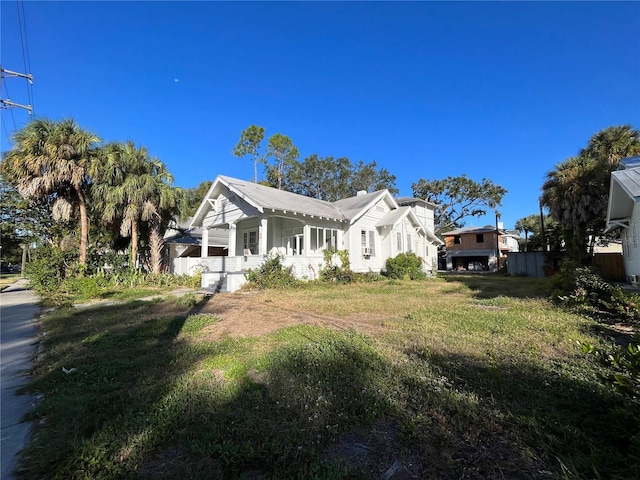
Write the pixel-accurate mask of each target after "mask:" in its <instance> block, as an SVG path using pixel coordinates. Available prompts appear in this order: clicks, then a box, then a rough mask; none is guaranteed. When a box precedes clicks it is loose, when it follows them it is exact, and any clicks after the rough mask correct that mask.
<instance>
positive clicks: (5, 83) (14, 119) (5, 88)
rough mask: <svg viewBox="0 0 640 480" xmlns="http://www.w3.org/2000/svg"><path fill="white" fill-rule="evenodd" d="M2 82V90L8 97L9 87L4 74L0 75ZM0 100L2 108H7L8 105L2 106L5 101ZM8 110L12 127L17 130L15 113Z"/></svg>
mask: <svg viewBox="0 0 640 480" xmlns="http://www.w3.org/2000/svg"><path fill="white" fill-rule="evenodd" d="M1 68H2V67H0V70H1ZM2 83H3V84H4V90H5V91H6V92H7V99H9V97H10V96H11V95H9V87H7V82H6V80H5V79H4V76H3V77H2ZM0 101H1V102H2V106H3V108H8V107H4V102H5V101H4V100H0ZM9 101H11V100H9ZM9 111H10V112H11V119H12V120H13V129H14V130H17V129H18V127H17V126H16V117H15V115H14V114H13V110H9ZM3 125H4V123H3ZM5 128H6V127H5Z"/></svg>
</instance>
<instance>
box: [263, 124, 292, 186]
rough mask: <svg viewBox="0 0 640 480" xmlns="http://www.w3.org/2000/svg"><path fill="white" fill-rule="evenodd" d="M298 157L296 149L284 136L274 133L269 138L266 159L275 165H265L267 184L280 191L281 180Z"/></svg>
mask: <svg viewBox="0 0 640 480" xmlns="http://www.w3.org/2000/svg"><path fill="white" fill-rule="evenodd" d="M299 156H300V154H299V153H298V148H297V147H296V146H295V145H294V144H293V142H292V141H291V139H290V138H289V137H287V136H286V135H282V134H280V133H276V134H275V135H272V136H271V137H269V142H268V144H267V154H266V158H273V159H274V160H275V164H274V165H266V168H267V180H268V182H269V183H270V184H271V185H273V186H275V187H276V188H277V189H278V190H282V179H283V178H284V177H285V175H287V174H288V173H289V172H290V171H291V169H292V168H293V166H294V165H295V163H296V161H297V160H298V157H299Z"/></svg>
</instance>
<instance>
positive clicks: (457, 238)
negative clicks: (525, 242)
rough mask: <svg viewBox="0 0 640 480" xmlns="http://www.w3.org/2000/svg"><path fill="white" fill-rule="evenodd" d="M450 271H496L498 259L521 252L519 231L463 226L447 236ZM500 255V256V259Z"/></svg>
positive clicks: (447, 233)
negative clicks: (509, 253) (510, 253)
mask: <svg viewBox="0 0 640 480" xmlns="http://www.w3.org/2000/svg"><path fill="white" fill-rule="evenodd" d="M443 236H444V238H445V247H446V252H447V256H446V261H447V270H496V269H497V268H499V266H498V263H497V259H498V258H500V259H501V260H503V259H505V258H506V255H507V253H508V252H517V251H518V250H519V247H518V232H516V231H509V230H505V229H504V228H502V227H501V226H500V225H498V228H497V229H496V227H494V226H491V225H487V226H484V227H463V228H459V229H457V230H452V231H450V232H446V233H444V234H443ZM498 255H499V257H498Z"/></svg>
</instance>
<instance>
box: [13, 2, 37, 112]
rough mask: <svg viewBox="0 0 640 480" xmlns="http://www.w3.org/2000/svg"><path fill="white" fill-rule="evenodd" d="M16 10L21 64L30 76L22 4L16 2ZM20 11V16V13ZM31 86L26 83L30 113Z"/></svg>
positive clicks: (27, 43) (25, 23) (31, 104)
mask: <svg viewBox="0 0 640 480" xmlns="http://www.w3.org/2000/svg"><path fill="white" fill-rule="evenodd" d="M16 8H17V10H18V26H19V30H20V46H21V47H22V63H23V65H24V71H25V72H27V74H31V58H30V56H29V41H28V39H27V20H26V17H25V14H24V2H22V1H20V0H16ZM21 9H22V14H21V12H20V10H21ZM23 27H24V35H23ZM31 84H32V82H27V98H28V99H29V105H30V106H31V110H30V113H31V112H32V111H33V91H32V87H31Z"/></svg>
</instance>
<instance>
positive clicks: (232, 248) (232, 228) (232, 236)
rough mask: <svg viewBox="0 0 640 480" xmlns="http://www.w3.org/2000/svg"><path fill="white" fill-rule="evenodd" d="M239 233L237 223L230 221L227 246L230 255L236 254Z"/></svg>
mask: <svg viewBox="0 0 640 480" xmlns="http://www.w3.org/2000/svg"><path fill="white" fill-rule="evenodd" d="M237 233H238V230H237V228H236V224H235V223H230V224H229V246H228V248H227V255H228V256H230V257H235V256H236V243H237V240H236V237H237Z"/></svg>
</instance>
